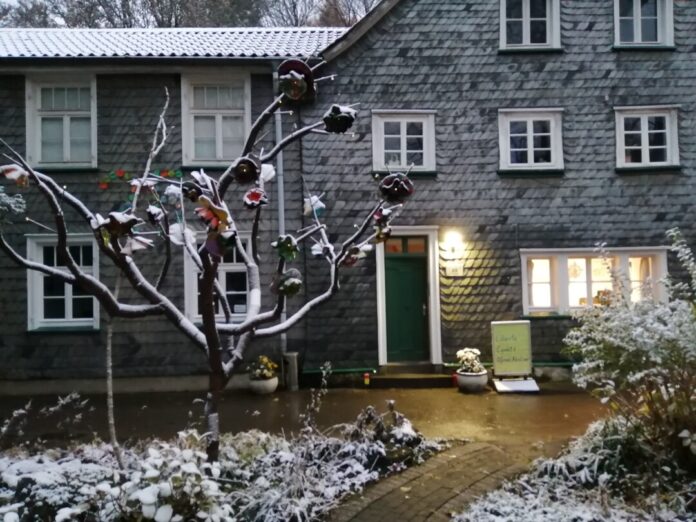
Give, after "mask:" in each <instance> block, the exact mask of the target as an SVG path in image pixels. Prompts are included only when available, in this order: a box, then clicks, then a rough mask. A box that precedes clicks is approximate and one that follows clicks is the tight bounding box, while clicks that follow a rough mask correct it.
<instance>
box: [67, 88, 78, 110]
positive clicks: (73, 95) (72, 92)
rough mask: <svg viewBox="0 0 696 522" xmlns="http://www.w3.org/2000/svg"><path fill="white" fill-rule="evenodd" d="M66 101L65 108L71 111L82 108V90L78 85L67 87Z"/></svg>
mask: <svg viewBox="0 0 696 522" xmlns="http://www.w3.org/2000/svg"><path fill="white" fill-rule="evenodd" d="M65 94H66V98H67V99H66V102H65V108H66V109H67V110H69V111H76V110H79V109H80V90H79V89H78V88H77V87H69V88H67V89H65Z"/></svg>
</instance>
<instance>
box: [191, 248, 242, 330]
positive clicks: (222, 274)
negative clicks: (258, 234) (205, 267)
mask: <svg viewBox="0 0 696 522" xmlns="http://www.w3.org/2000/svg"><path fill="white" fill-rule="evenodd" d="M200 242H201V243H202V242H203V240H202V238H201V241H200ZM242 243H243V244H244V248H245V250H246V252H247V253H248V254H249V255H251V249H250V241H249V238H248V237H244V238H242ZM200 246H201V244H199V245H198V247H200ZM218 277H219V280H220V286H222V289H223V291H224V292H225V295H226V296H227V301H228V302H229V303H230V309H231V311H232V317H233V319H237V320H242V319H243V318H244V317H245V315H246V311H247V300H248V292H249V285H248V282H247V272H246V265H245V264H244V260H243V259H242V257H241V256H240V254H239V252H237V249H236V248H230V249H228V250H227V252H226V253H225V256H224V258H223V259H222V262H221V263H220V265H219V268H218ZM199 282H200V273H199V272H198V269H197V268H196V265H195V264H194V262H193V260H192V259H191V257H190V256H189V255H188V254H185V255H184V292H185V294H186V303H185V305H186V306H185V308H186V316H187V317H188V318H189V319H191V320H193V321H200V320H201V314H200V292H199V290H198V285H199ZM215 311H216V313H217V314H218V317H219V318H221V319H222V318H224V313H223V311H222V307H221V306H220V302H219V300H217V299H216V301H215Z"/></svg>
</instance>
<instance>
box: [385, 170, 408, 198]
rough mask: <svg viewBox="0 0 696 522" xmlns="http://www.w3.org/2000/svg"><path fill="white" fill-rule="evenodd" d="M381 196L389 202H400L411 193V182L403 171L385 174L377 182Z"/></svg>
mask: <svg viewBox="0 0 696 522" xmlns="http://www.w3.org/2000/svg"><path fill="white" fill-rule="evenodd" d="M379 191H380V193H381V194H382V197H384V199H386V200H387V201H389V202H390V203H401V202H403V201H405V200H406V199H408V198H409V197H410V196H411V194H413V191H414V188H413V182H412V181H411V180H410V179H408V176H406V174H404V173H403V172H395V173H393V174H389V175H387V176H385V178H384V179H383V180H382V181H381V182H380V184H379Z"/></svg>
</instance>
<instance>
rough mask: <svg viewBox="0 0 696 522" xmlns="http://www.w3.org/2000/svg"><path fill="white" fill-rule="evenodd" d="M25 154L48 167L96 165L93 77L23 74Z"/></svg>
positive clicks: (30, 159)
mask: <svg viewBox="0 0 696 522" xmlns="http://www.w3.org/2000/svg"><path fill="white" fill-rule="evenodd" d="M26 97H27V113H26V118H27V121H26V124H27V157H28V160H29V163H31V164H35V165H41V166H48V167H96V166H97V116H96V114H97V104H96V81H95V79H94V77H92V78H87V79H84V80H75V79H67V78H54V79H51V80H49V79H46V78H27V84H26Z"/></svg>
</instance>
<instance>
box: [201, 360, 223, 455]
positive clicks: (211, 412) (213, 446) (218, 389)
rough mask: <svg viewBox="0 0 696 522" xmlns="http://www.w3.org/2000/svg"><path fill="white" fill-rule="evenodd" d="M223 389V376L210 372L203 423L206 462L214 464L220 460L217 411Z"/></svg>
mask: <svg viewBox="0 0 696 522" xmlns="http://www.w3.org/2000/svg"><path fill="white" fill-rule="evenodd" d="M224 387H225V380H224V377H223V375H222V374H220V373H218V372H213V371H211V372H210V375H209V376H208V395H207V397H206V400H205V423H206V428H207V436H208V445H207V447H206V453H207V454H208V462H216V461H217V460H218V459H219V458H220V421H219V413H218V409H219V406H220V397H221V396H222V391H223V389H224Z"/></svg>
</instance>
